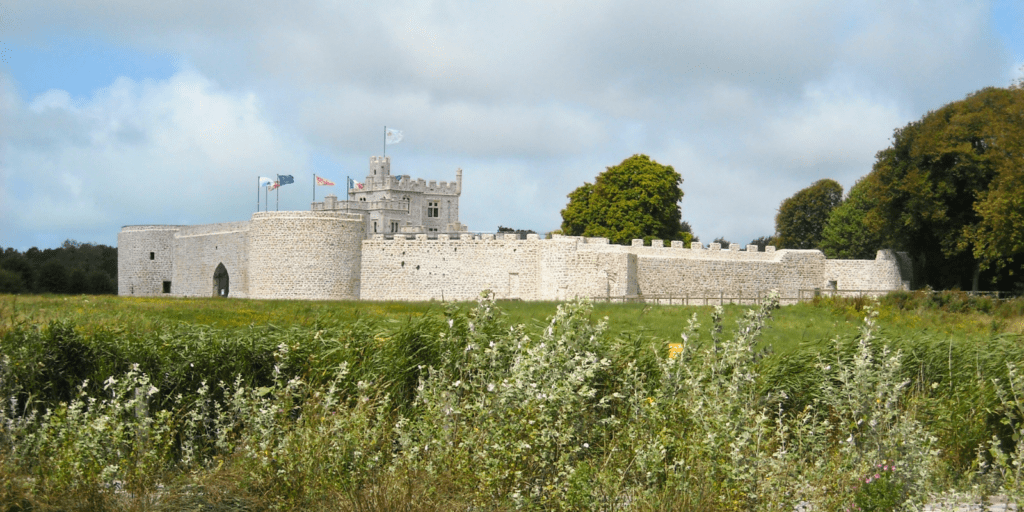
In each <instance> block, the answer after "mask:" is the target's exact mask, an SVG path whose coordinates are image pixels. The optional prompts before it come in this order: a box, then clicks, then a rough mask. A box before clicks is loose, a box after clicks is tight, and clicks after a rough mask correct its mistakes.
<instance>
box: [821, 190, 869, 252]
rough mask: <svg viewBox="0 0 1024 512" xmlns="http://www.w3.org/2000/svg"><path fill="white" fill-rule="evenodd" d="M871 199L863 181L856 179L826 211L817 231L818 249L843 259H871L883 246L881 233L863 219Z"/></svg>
mask: <svg viewBox="0 0 1024 512" xmlns="http://www.w3.org/2000/svg"><path fill="white" fill-rule="evenodd" d="M873 204H874V203H873V202H872V201H871V198H870V197H869V195H868V190H867V181H865V180H861V181H858V182H857V183H856V184H854V185H853V187H851V188H850V193H849V195H848V196H847V197H846V199H845V200H843V202H842V204H840V205H839V206H837V207H836V208H835V209H834V210H832V213H830V214H829V216H828V220H827V221H826V222H825V227H824V229H822V231H821V250H822V251H823V252H824V253H825V256H827V257H829V258H839V259H846V260H870V259H875V255H876V254H877V252H878V250H879V249H883V248H885V242H884V241H883V239H882V237H881V235H879V233H878V232H877V231H876V230H874V229H873V228H872V227H871V226H869V225H868V224H867V223H866V222H865V219H866V218H867V214H868V211H869V210H870V209H871V207H872V205H873Z"/></svg>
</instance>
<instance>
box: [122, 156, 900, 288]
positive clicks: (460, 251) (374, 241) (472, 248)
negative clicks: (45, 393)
mask: <svg viewBox="0 0 1024 512" xmlns="http://www.w3.org/2000/svg"><path fill="white" fill-rule="evenodd" d="M360 185H361V186H362V188H359V186H360ZM461 193H462V171H461V170H458V171H456V176H455V181H454V182H444V181H442V182H440V183H437V182H434V181H430V182H425V181H424V180H422V179H420V180H415V181H414V180H412V179H411V178H410V177H409V176H408V175H403V176H392V175H391V159H390V158H388V157H373V158H371V159H370V174H369V175H368V176H367V177H366V181H365V182H364V183H363V184H356V185H354V186H353V188H351V189H350V190H349V191H348V195H349V197H351V198H352V199H350V200H347V201H339V200H338V199H337V198H336V197H335V196H333V195H328V196H327V197H325V198H324V201H323V202H315V203H313V204H312V208H311V211H286V212H257V213H254V214H253V215H252V218H251V219H250V220H248V221H245V222H229V223H221V224H207V225H201V226H125V227H124V228H122V229H121V232H120V233H118V236H117V246H118V251H117V254H118V262H117V265H118V278H117V279H118V294H119V295H139V296H154V295H163V294H168V295H173V296H180V297H210V296H221V297H228V296H230V297H242V298H246V297H248V298H257V299H364V300H435V299H436V300H471V299H474V298H476V297H477V296H479V294H480V291H481V290H485V289H489V290H491V291H493V292H494V293H495V295H496V296H497V297H498V298H507V299H522V300H563V299H570V298H574V297H593V298H614V297H632V296H643V297H659V296H674V297H686V296H692V297H706V296H717V295H720V294H721V295H724V296H725V297H751V298H752V297H755V296H757V295H758V294H763V293H764V292H766V291H768V290H772V289H777V290H779V291H780V292H781V293H782V296H783V297H797V296H798V295H799V294H800V293H801V290H813V289H824V290H838V291H843V290H861V291H865V290H867V291H874V292H885V291H890V290H898V289H906V288H909V283H910V279H911V276H910V264H909V261H908V259H907V258H906V256H905V255H903V254H897V253H893V252H891V251H878V255H877V256H876V257H875V259H874V260H829V259H826V258H825V256H824V255H823V254H822V253H821V251H817V250H788V249H783V250H778V251H777V250H775V248H774V247H767V248H766V250H765V251H763V252H760V251H758V250H757V246H755V245H748V246H747V247H746V250H745V251H741V250H740V247H739V246H738V245H736V244H733V245H732V246H730V247H729V248H727V249H723V248H721V247H719V244H711V245H710V247H709V248H704V247H703V246H702V245H701V244H700V243H693V244H691V246H690V247H683V244H682V243H681V242H671V244H670V245H669V246H665V245H664V243H663V242H662V241H661V240H655V241H654V242H653V243H652V245H651V246H650V247H645V246H643V243H642V241H641V240H634V241H633V245H632V246H628V247H627V246H621V245H613V244H609V243H608V240H607V239H603V238H582V237H568V236H555V237H554V238H552V239H540V238H539V237H538V236H537V235H527V237H526V240H521V239H519V237H518V235H514V234H505V235H489V234H483V235H479V234H477V235H474V234H470V233H468V229H467V228H466V226H464V225H462V224H461V223H459V196H460V195H461Z"/></svg>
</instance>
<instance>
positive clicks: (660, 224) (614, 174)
mask: <svg viewBox="0 0 1024 512" xmlns="http://www.w3.org/2000/svg"><path fill="white" fill-rule="evenodd" d="M682 181H683V179H682V177H680V176H679V173H677V172H676V171H675V170H674V169H672V166H669V165H661V164H659V163H657V162H655V161H654V160H651V158H650V157H648V156H647V155H633V156H631V157H629V158H627V159H625V160H623V161H622V163H620V164H619V165H616V166H613V167H609V168H608V169H607V170H605V171H604V172H602V173H601V174H599V175H598V176H597V179H595V180H594V183H593V184H590V183H584V184H583V185H582V186H581V187H579V188H577V189H576V190H573V191H572V192H570V193H569V196H568V197H569V204H567V205H566V207H565V209H563V210H562V233H563V234H565V235H572V236H592V237H604V238H608V239H609V240H610V241H611V242H612V243H616V244H629V243H630V242H631V241H632V240H633V239H639V238H642V239H645V240H651V239H662V240H683V239H684V238H683V234H682V233H680V231H679V227H680V211H679V201H681V200H682V199H683V191H682V189H680V188H679V185H680V183H682Z"/></svg>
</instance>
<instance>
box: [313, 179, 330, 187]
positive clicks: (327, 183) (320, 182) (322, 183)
mask: <svg viewBox="0 0 1024 512" xmlns="http://www.w3.org/2000/svg"><path fill="white" fill-rule="evenodd" d="M316 184H317V185H320V186H321V187H333V186H334V182H333V181H328V180H325V179H323V178H321V177H320V176H317V177H316Z"/></svg>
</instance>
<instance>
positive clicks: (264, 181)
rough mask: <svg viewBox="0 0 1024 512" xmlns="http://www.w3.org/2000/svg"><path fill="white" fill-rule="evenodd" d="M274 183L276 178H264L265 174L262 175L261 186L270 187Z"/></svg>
mask: <svg viewBox="0 0 1024 512" xmlns="http://www.w3.org/2000/svg"><path fill="white" fill-rule="evenodd" d="M273 184H274V180H272V179H270V178H264V177H263V176H260V186H261V187H269V186H270V185H273Z"/></svg>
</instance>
